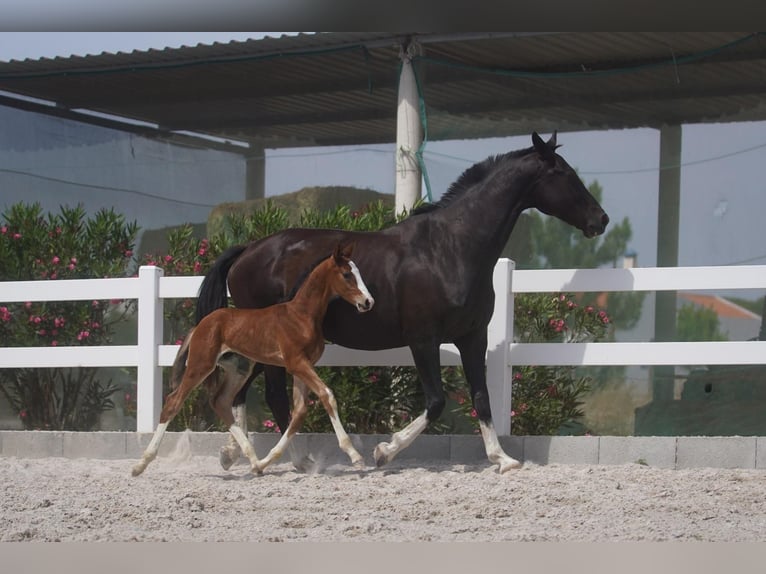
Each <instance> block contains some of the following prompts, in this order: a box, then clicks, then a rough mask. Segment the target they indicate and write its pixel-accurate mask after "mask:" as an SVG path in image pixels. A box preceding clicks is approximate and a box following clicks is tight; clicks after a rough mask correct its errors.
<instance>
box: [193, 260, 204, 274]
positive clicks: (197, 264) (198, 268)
mask: <svg viewBox="0 0 766 574" xmlns="http://www.w3.org/2000/svg"><path fill="white" fill-rule="evenodd" d="M201 272H202V264H201V263H200V262H199V261H195V262H194V273H196V274H198V275H199V273H201Z"/></svg>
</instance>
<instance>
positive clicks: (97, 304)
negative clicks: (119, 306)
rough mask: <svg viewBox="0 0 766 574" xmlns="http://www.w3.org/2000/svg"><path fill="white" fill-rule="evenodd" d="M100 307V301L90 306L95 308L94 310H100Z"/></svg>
mask: <svg viewBox="0 0 766 574" xmlns="http://www.w3.org/2000/svg"><path fill="white" fill-rule="evenodd" d="M100 305H101V303H99V302H98V301H93V302H92V303H91V304H90V306H91V307H93V308H94V309H98V308H99V306H100Z"/></svg>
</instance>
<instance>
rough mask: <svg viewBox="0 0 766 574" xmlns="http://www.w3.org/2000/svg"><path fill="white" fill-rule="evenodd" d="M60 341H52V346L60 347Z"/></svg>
mask: <svg viewBox="0 0 766 574" xmlns="http://www.w3.org/2000/svg"><path fill="white" fill-rule="evenodd" d="M58 344H59V342H58V341H51V347H58Z"/></svg>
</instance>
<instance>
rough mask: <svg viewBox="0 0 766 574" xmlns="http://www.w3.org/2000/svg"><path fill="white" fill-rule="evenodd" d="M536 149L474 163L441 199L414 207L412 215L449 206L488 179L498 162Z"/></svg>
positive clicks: (492, 157)
mask: <svg viewBox="0 0 766 574" xmlns="http://www.w3.org/2000/svg"><path fill="white" fill-rule="evenodd" d="M534 150H535V148H533V147H529V148H525V149H520V150H516V151H511V152H508V153H504V154H498V155H491V156H489V157H488V158H487V159H485V160H483V161H480V162H478V163H475V164H473V165H472V166H471V167H469V168H468V169H466V170H465V171H464V172H463V173H462V174H460V177H458V178H457V179H456V180H455V181H454V182H452V183H451V184H450V186H449V188H447V191H446V192H445V193H444V195H442V196H441V198H440V199H439V201H437V202H435V203H424V204H423V205H421V206H420V207H417V208H415V209H413V210H412V211H411V212H410V216H413V215H421V214H423V213H430V212H432V211H435V210H437V209H441V208H442V207H446V206H448V205H449V204H450V203H452V202H453V201H454V200H455V199H457V198H458V197H461V196H463V195H465V193H466V192H467V191H468V190H470V189H471V188H472V187H473V186H474V185H476V184H477V183H480V182H482V181H484V179H486V178H487V177H488V176H489V174H491V173H492V171H493V170H494V169H495V167H497V165H498V164H500V163H502V162H504V161H506V160H511V159H515V158H518V157H522V156H525V155H527V154H529V153H531V152H533V151H534Z"/></svg>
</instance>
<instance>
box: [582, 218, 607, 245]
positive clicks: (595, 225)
mask: <svg viewBox="0 0 766 574" xmlns="http://www.w3.org/2000/svg"><path fill="white" fill-rule="evenodd" d="M608 224H609V216H608V215H607V214H606V213H602V214H601V217H600V218H599V219H596V220H595V221H590V222H588V224H587V225H586V226H585V229H583V230H582V233H583V235H584V236H585V237H587V238H588V239H590V238H591V237H596V236H597V235H601V234H602V233H604V231H606V226H607V225H608Z"/></svg>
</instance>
